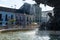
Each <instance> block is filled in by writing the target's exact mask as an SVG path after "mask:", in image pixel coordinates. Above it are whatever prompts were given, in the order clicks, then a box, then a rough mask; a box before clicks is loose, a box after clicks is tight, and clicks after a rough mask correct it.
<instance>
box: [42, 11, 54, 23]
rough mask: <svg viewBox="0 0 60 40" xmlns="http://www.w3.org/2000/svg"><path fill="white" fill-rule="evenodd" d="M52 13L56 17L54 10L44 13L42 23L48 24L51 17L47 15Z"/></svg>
mask: <svg viewBox="0 0 60 40" xmlns="http://www.w3.org/2000/svg"><path fill="white" fill-rule="evenodd" d="M49 12H50V13H52V15H54V13H53V10H50V11H42V19H41V20H42V22H47V21H48V20H49V16H48V15H47V13H49Z"/></svg>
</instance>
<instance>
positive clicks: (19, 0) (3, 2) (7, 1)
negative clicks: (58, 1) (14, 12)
mask: <svg viewBox="0 0 60 40" xmlns="http://www.w3.org/2000/svg"><path fill="white" fill-rule="evenodd" d="M25 2H27V3H29V4H34V3H35V1H32V0H25V1H23V0H0V6H3V7H8V8H16V9H19V8H20V7H21V6H22V5H23V4H24V3H25ZM40 7H41V8H42V11H48V10H52V9H53V7H49V6H46V7H45V6H44V4H41V5H40Z"/></svg>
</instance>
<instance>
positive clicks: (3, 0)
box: [0, 0, 8, 2]
mask: <svg viewBox="0 0 60 40" xmlns="http://www.w3.org/2000/svg"><path fill="white" fill-rule="evenodd" d="M0 1H2V2H5V1H8V0H0Z"/></svg>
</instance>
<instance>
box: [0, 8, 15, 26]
mask: <svg viewBox="0 0 60 40" xmlns="http://www.w3.org/2000/svg"><path fill="white" fill-rule="evenodd" d="M14 11H15V9H11V8H6V7H0V26H6V25H7V24H8V22H9V20H10V19H15V14H14ZM12 24H15V22H13V23H12Z"/></svg>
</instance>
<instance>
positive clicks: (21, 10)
mask: <svg viewBox="0 0 60 40" xmlns="http://www.w3.org/2000/svg"><path fill="white" fill-rule="evenodd" d="M30 8H31V5H30V4H28V3H24V4H23V5H22V7H21V8H19V9H18V10H17V11H16V12H17V13H23V14H24V13H26V14H31V13H30Z"/></svg>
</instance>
